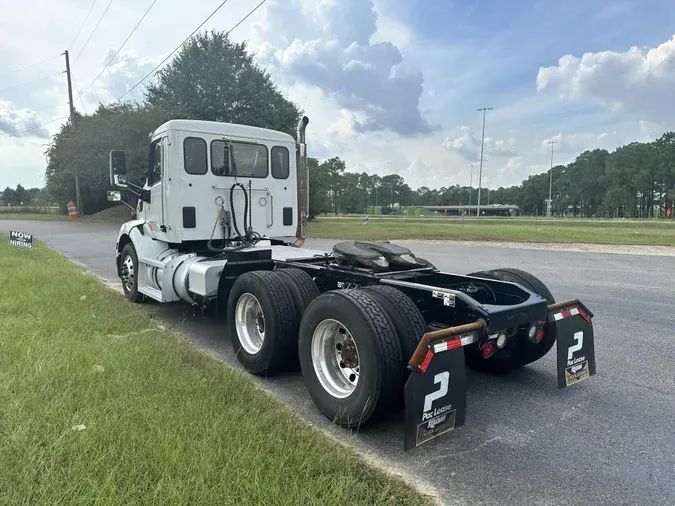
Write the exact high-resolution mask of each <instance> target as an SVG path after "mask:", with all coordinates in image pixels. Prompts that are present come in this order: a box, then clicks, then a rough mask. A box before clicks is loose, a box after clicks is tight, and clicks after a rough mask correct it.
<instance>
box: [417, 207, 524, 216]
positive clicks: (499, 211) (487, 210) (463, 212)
mask: <svg viewBox="0 0 675 506" xmlns="http://www.w3.org/2000/svg"><path fill="white" fill-rule="evenodd" d="M415 207H418V208H420V209H428V210H429V211H431V212H436V213H438V214H445V215H447V216H469V214H470V215H471V216H476V212H477V211H478V206H477V205H472V206H415ZM519 214H520V209H518V206H514V205H511V204H490V205H489V206H484V205H482V206H480V215H481V216H518V215H519Z"/></svg>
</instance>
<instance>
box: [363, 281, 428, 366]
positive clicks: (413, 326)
mask: <svg viewBox="0 0 675 506" xmlns="http://www.w3.org/2000/svg"><path fill="white" fill-rule="evenodd" d="M362 290H363V291H364V292H368V293H372V294H373V296H374V297H375V298H376V299H377V300H378V302H379V303H380V304H382V306H383V307H384V308H385V310H386V311H387V314H388V315H389V317H390V318H391V321H392V323H393V324H394V328H395V329H396V333H397V334H398V338H399V342H400V343H401V354H402V355H403V361H404V362H405V363H407V362H408V360H410V357H412V355H413V353H414V352H415V348H417V344H418V343H419V342H420V339H422V336H423V335H424V334H425V333H426V331H427V323H426V321H425V320H424V316H422V313H421V312H420V310H419V309H418V308H417V306H416V305H415V303H414V302H413V301H412V300H410V297H408V296H407V295H406V294H404V293H403V292H402V291H401V290H397V289H396V288H394V287H392V286H386V285H369V286H365V287H363V288H362Z"/></svg>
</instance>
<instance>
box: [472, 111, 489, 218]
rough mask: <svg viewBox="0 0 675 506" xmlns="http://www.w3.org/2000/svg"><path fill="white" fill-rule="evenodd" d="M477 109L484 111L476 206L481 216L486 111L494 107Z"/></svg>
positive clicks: (478, 214)
mask: <svg viewBox="0 0 675 506" xmlns="http://www.w3.org/2000/svg"><path fill="white" fill-rule="evenodd" d="M476 110H477V111H483V133H482V135H481V137H480V169H479V173H478V206H476V216H477V217H479V218H480V186H481V182H482V180H483V142H484V141H485V113H486V112H487V111H491V110H492V107H482V108H481V109H476Z"/></svg>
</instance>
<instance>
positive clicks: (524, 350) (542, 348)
mask: <svg viewBox="0 0 675 506" xmlns="http://www.w3.org/2000/svg"><path fill="white" fill-rule="evenodd" d="M468 276H476V277H482V278H486V279H494V280H499V281H507V282H510V283H517V284H519V285H521V286H523V287H525V288H526V289H528V290H530V291H531V292H534V293H535V294H537V295H539V296H540V297H542V298H543V299H546V302H547V303H548V304H549V305H550V304H554V303H555V299H554V298H553V295H552V294H551V292H550V290H549V289H548V288H547V287H546V285H545V284H544V283H542V282H541V280H540V279H538V278H537V277H535V276H533V275H532V274H530V273H529V272H526V271H523V270H520V269H512V268H503V269H492V270H489V271H480V272H474V273H471V274H468ZM524 332H526V330H525V331H523V330H521V331H520V333H519V335H518V336H517V339H516V340H515V342H514V345H513V348H512V349H508V350H506V349H505V350H502V351H498V352H497V353H496V354H495V355H493V356H492V357H490V358H489V359H487V360H484V359H483V358H482V357H481V356H480V352H479V351H477V350H474V349H467V350H466V363H467V365H468V366H469V367H471V368H472V369H475V370H477V371H481V372H487V373H496V374H500V373H505V372H508V371H511V370H514V369H518V368H520V367H523V366H525V365H527V364H531V363H532V362H536V361H537V360H539V359H540V358H542V357H544V356H545V355H546V354H547V353H548V352H549V351H550V350H551V348H552V347H553V345H554V344H555V340H556V328H555V325H552V324H550V323H547V324H546V327H545V333H544V338H543V340H542V341H541V342H540V343H533V342H532V341H530V340H529V339H528V338H527V336H526V335H525V334H524Z"/></svg>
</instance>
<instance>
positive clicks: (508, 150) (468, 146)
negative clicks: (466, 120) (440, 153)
mask: <svg viewBox="0 0 675 506" xmlns="http://www.w3.org/2000/svg"><path fill="white" fill-rule="evenodd" d="M480 138H481V135H480V134H479V133H478V132H475V131H473V130H472V129H471V128H470V127H468V126H462V127H460V128H459V133H458V134H457V135H455V136H451V137H446V138H445V139H444V140H443V147H444V148H445V149H447V150H448V151H451V152H455V153H458V154H460V155H462V156H463V157H464V158H465V159H467V160H469V161H477V160H478V159H479V158H480ZM486 155H492V156H494V157H506V156H514V155H516V148H515V139H514V138H513V137H510V138H508V139H506V140H504V139H499V140H495V139H493V138H492V137H485V139H484V140H483V157H485V156H486Z"/></svg>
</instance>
